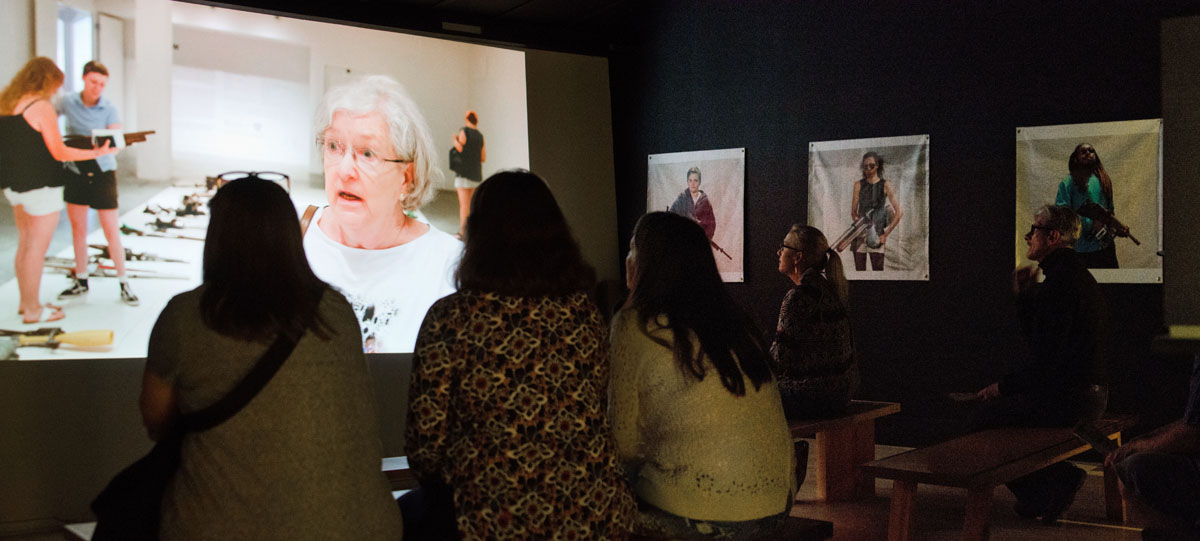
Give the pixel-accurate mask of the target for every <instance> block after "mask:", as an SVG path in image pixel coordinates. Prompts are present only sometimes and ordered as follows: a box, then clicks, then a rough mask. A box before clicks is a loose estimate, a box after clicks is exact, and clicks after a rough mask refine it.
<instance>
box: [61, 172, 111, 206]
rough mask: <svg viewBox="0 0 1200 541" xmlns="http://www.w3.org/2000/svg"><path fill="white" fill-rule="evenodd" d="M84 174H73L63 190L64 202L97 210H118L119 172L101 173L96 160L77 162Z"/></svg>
mask: <svg viewBox="0 0 1200 541" xmlns="http://www.w3.org/2000/svg"><path fill="white" fill-rule="evenodd" d="M75 166H76V167H78V168H79V172H80V173H82V174H79V175H74V174H71V178H70V179H69V180H68V181H67V182H66V183H65V186H64V189H63V201H66V202H68V203H71V204H74V205H86V206H89V207H92V208H94V209H96V210H108V209H115V208H117V172H116V171H101V170H100V164H97V163H96V160H87V161H82V162H75Z"/></svg>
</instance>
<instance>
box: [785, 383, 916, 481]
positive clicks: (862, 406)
mask: <svg viewBox="0 0 1200 541" xmlns="http://www.w3.org/2000/svg"><path fill="white" fill-rule="evenodd" d="M899 411H900V404H897V403H895V402H870V401H866V400H854V401H852V402H850V408H849V409H848V410H847V412H846V414H845V415H843V416H841V417H833V418H828V419H796V420H791V421H788V428H789V429H791V431H792V439H793V440H796V439H800V438H805V437H809V436H812V435H814V434H815V435H816V445H815V447H816V449H815V452H816V459H817V464H816V466H817V471H816V483H817V486H816V489H817V499H818V500H824V501H831V502H840V501H851V500H856V499H860V498H863V497H867V496H872V495H874V494H875V480H874V479H872V478H870V477H868V476H865V475H863V473H862V469H861V467H862V465H863V464H866V463H867V462H870V461H872V460H875V419H878V418H880V417H884V416H887V415H891V414H893V413H898V412H899Z"/></svg>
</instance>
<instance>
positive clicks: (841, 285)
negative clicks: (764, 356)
mask: <svg viewBox="0 0 1200 541" xmlns="http://www.w3.org/2000/svg"><path fill="white" fill-rule="evenodd" d="M777 253H778V255H779V272H780V273H782V274H783V275H784V276H787V277H788V279H789V280H791V281H792V284H794V287H792V289H791V290H789V291H788V292H787V295H785V296H784V297H783V306H782V307H780V309H779V325H778V326H777V327H776V329H775V342H774V343H773V344H771V358H772V360H774V362H775V367H774V368H775V375H776V376H777V377H778V378H779V394H780V395H781V396H782V397H783V410H784V413H786V414H787V417H788V418H789V419H811V418H814V417H832V416H835V415H840V414H842V413H844V412H845V411H846V406H848V405H849V404H850V397H851V396H852V395H853V394H854V392H855V391H856V390H857V388H858V361H857V360H856V358H855V356H854V343H853V341H852V340H851V333H850V319H849V317H847V314H846V291H847V284H846V277H845V276H844V275H843V274H842V259H841V258H840V257H838V254H837V252H835V251H833V250H832V249H830V248H829V242H828V241H827V240H826V239H825V235H824V234H823V233H821V230H819V229H817V228H815V227H811V226H807V225H802V224H795V225H793V226H792V228H791V229H790V230H789V231H788V233H787V235H786V236H785V237H783V244H781V245H780V246H779V250H778V252H777Z"/></svg>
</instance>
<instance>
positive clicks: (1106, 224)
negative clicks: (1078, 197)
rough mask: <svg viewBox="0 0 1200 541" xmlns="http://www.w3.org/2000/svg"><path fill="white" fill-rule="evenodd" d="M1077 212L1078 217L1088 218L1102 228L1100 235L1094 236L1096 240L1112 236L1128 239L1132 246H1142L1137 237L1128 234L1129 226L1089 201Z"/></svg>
mask: <svg viewBox="0 0 1200 541" xmlns="http://www.w3.org/2000/svg"><path fill="white" fill-rule="evenodd" d="M1078 212H1079V215H1080V216H1083V217H1084V218H1088V219H1090V220H1092V221H1094V222H1100V225H1102V226H1103V229H1102V230H1101V231H1100V234H1098V235H1096V238H1098V239H1102V238H1104V237H1105V236H1106V235H1112V236H1114V237H1128V238H1129V240H1131V241H1133V244H1134V245H1137V246H1141V245H1142V243H1141V242H1138V240H1137V237H1134V236H1133V235H1132V234H1130V233H1129V226H1127V225H1125V224H1123V223H1121V220H1118V219H1117V217H1116V216H1113V213H1112V212H1110V211H1109V210H1108V209H1106V208H1104V207H1102V206H1100V205H1097V204H1096V203H1093V202H1091V201H1089V202H1087V203H1084V204H1083V206H1081V207H1079V211H1078Z"/></svg>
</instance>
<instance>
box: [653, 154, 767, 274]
mask: <svg viewBox="0 0 1200 541" xmlns="http://www.w3.org/2000/svg"><path fill="white" fill-rule="evenodd" d="M646 170H647V177H648V178H647V183H646V211H647V212H653V211H657V210H665V211H670V212H674V213H676V214H681V215H684V216H687V217H689V218H692V219H693V220H696V222H697V223H699V224H700V226H701V227H702V228H704V233H705V234H706V235H708V238H709V240H710V242H711V244H712V251H713V258H714V259H715V260H716V262H717V271H718V272H720V273H721V279H722V280H724V281H726V282H742V281H745V275H744V273H743V272H742V237H743V235H742V228H743V224H744V223H745V221H744V219H743V216H744V209H743V205H744V201H745V184H746V183H745V181H746V149H744V148H728V149H722V150H698V151H694V152H672V153H669V154H651V155H649V158H648V163H647V168H646Z"/></svg>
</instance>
